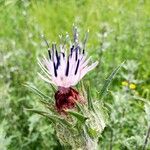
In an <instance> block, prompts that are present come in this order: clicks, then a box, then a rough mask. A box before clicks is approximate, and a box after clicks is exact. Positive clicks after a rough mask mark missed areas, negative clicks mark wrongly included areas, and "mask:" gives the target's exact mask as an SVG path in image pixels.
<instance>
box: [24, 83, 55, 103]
mask: <svg viewBox="0 0 150 150" xmlns="http://www.w3.org/2000/svg"><path fill="white" fill-rule="evenodd" d="M25 86H26V87H28V88H30V89H31V90H32V91H33V92H35V93H36V94H38V95H39V96H40V97H41V98H43V99H46V100H47V99H48V100H50V101H52V99H51V97H49V96H47V95H45V94H44V93H43V92H41V91H40V90H39V89H37V88H36V87H35V86H34V85H33V84H31V83H26V84H25Z"/></svg>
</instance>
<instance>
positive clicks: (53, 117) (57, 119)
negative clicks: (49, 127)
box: [27, 109, 72, 128]
mask: <svg viewBox="0 0 150 150" xmlns="http://www.w3.org/2000/svg"><path fill="white" fill-rule="evenodd" d="M27 110H29V111H32V112H34V113H37V114H40V115H42V116H44V117H47V118H48V119H50V121H51V122H53V123H54V124H56V123H58V122H59V123H61V124H62V125H65V126H66V127H68V128H71V127H72V124H70V123H69V122H68V121H66V120H65V119H64V118H61V117H59V116H57V115H51V114H49V113H48V112H45V111H40V110H35V109H27Z"/></svg>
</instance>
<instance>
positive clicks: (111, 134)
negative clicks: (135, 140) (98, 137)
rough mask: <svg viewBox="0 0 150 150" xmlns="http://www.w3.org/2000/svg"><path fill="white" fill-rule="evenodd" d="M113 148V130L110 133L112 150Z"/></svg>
mask: <svg viewBox="0 0 150 150" xmlns="http://www.w3.org/2000/svg"><path fill="white" fill-rule="evenodd" d="M112 147H113V130H111V131H110V148H109V149H110V150H112Z"/></svg>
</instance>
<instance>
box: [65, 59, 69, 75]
mask: <svg viewBox="0 0 150 150" xmlns="http://www.w3.org/2000/svg"><path fill="white" fill-rule="evenodd" d="M68 74H69V57H68V61H67V67H66V73H65V75H66V76H68Z"/></svg>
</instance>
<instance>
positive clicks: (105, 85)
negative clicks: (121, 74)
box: [100, 62, 124, 98]
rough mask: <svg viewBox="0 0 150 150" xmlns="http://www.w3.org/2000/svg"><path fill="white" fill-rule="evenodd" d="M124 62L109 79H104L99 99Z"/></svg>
mask: <svg viewBox="0 0 150 150" xmlns="http://www.w3.org/2000/svg"><path fill="white" fill-rule="evenodd" d="M123 64H124V62H123V63H121V65H119V66H118V67H117V68H116V69H115V70H114V71H113V72H112V73H111V74H110V75H109V77H108V78H107V79H106V81H105V83H104V86H103V87H102V90H101V92H100V98H103V97H104V96H105V93H106V91H107V90H108V87H109V85H110V83H111V81H112V80H113V78H114V76H115V75H116V74H117V72H118V71H119V69H120V68H121V67H122V66H123Z"/></svg>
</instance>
